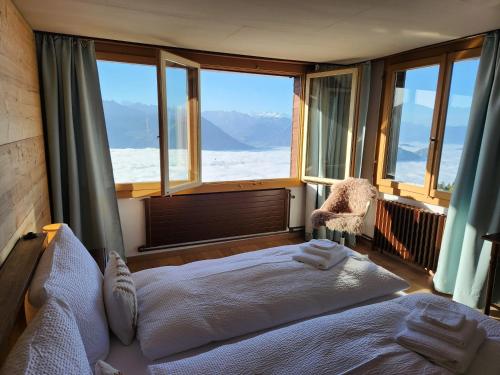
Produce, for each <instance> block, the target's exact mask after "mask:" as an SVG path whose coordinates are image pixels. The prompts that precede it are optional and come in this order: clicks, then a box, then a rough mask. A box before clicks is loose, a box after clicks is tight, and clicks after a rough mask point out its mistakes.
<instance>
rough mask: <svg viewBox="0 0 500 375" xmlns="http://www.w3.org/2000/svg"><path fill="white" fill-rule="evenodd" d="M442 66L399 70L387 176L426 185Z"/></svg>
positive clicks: (390, 133) (390, 134)
mask: <svg viewBox="0 0 500 375" xmlns="http://www.w3.org/2000/svg"><path fill="white" fill-rule="evenodd" d="M438 75H439V65H432V66H426V67H423V68H415V69H409V70H406V71H400V72H397V73H396V77H395V89H394V101H393V108H392V116H391V123H390V132H389V142H388V144H387V164H386V171H385V172H386V176H385V177H386V178H389V179H393V180H396V181H400V182H405V183H409V184H414V185H420V186H423V185H424V182H425V181H424V180H425V171H426V167H427V157H428V149H429V138H430V134H431V128H432V117H433V114H434V102H435V99H436V88H437V82H438Z"/></svg>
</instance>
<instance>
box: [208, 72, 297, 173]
mask: <svg viewBox="0 0 500 375" xmlns="http://www.w3.org/2000/svg"><path fill="white" fill-rule="evenodd" d="M293 87H294V78H290V77H283V76H273V75H262V74H249V73H237V72H227V71H226V72H225V71H216V70H202V71H201V110H202V113H201V130H202V135H201V146H202V147H201V148H202V158H201V160H202V180H203V182H214V181H241V180H262V179H275V178H289V177H290V173H291V172H290V160H291V142H292V108H293V95H294V89H293Z"/></svg>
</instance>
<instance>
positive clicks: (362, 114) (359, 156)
mask: <svg viewBox="0 0 500 375" xmlns="http://www.w3.org/2000/svg"><path fill="white" fill-rule="evenodd" d="M371 70H372V66H371V63H370V62H369V61H368V62H366V63H364V64H363V65H362V67H361V85H360V94H359V121H358V131H357V132H356V134H357V137H356V155H355V157H354V177H361V167H362V161H363V149H364V146H365V129H366V120H367V117H368V104H369V102H370V81H371Z"/></svg>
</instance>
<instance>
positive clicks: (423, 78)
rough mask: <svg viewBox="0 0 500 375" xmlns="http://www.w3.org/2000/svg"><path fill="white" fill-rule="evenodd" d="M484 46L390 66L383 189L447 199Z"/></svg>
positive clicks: (381, 151)
mask: <svg viewBox="0 0 500 375" xmlns="http://www.w3.org/2000/svg"><path fill="white" fill-rule="evenodd" d="M478 56H479V50H477V49H470V50H466V51H460V52H453V53H444V54H442V55H437V56H434V57H430V58H425V59H422V60H415V61H407V62H404V63H400V64H396V65H391V66H389V67H388V69H387V73H386V74H387V77H386V79H387V81H386V96H385V103H384V113H383V122H382V127H381V136H380V145H379V157H378V172H377V182H378V184H379V187H380V190H381V191H384V192H388V193H393V194H399V195H404V196H409V197H413V198H416V199H419V200H424V201H430V202H432V203H440V204H446V203H447V202H448V201H449V197H450V192H451V191H452V190H453V186H454V183H455V178H456V175H457V171H458V166H459V163H460V158H461V155H462V149H463V145H464V141H465V135H466V132H467V126H468V119H469V112H470V106H471V102H472V94H473V89H474V84H475V79H476V73H477V68H478V62H479V57H478Z"/></svg>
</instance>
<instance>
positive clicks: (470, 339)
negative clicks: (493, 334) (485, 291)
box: [396, 303, 486, 374]
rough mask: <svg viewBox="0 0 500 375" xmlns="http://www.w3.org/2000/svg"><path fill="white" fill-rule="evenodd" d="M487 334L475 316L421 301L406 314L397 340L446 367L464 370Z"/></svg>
mask: <svg viewBox="0 0 500 375" xmlns="http://www.w3.org/2000/svg"><path fill="white" fill-rule="evenodd" d="M485 338H486V332H485V331H484V329H482V328H480V327H478V324H477V321H476V320H468V319H466V318H465V315H464V314H462V313H459V312H456V311H450V310H447V309H443V308H441V307H439V306H436V305H433V304H430V303H428V304H424V303H421V304H419V305H418V306H417V309H415V310H414V311H413V312H412V313H410V314H409V315H408V316H407V318H406V324H405V327H404V329H403V331H402V332H401V333H399V334H398V335H397V336H396V341H397V342H398V343H399V344H401V345H402V346H404V347H406V348H407V349H410V350H412V351H414V352H416V353H418V354H421V355H423V356H424V357H426V358H427V359H429V360H430V361H431V362H434V363H435V364H437V365H439V366H441V367H445V368H447V369H448V370H450V371H452V372H455V373H458V374H461V373H464V372H465V371H466V370H467V368H468V367H469V365H470V364H471V362H472V361H473V359H474V357H475V355H476V353H477V351H478V349H479V347H480V346H481V344H482V343H483V341H484V340H485Z"/></svg>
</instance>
